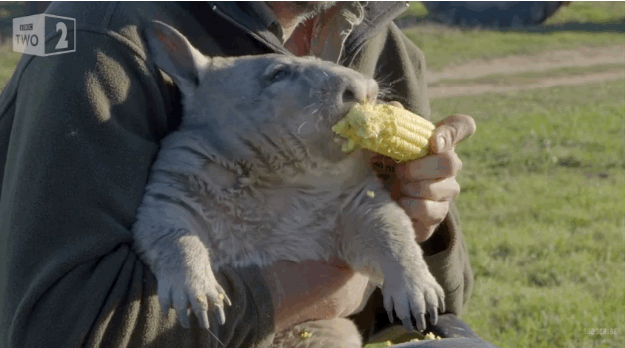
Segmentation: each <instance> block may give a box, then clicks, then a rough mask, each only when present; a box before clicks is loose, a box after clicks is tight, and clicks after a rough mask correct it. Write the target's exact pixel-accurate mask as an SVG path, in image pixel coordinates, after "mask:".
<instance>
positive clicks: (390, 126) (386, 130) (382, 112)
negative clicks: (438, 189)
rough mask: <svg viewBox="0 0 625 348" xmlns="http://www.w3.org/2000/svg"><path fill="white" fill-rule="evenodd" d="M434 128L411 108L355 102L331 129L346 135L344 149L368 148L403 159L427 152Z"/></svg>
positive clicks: (423, 154) (399, 160)
mask: <svg viewBox="0 0 625 348" xmlns="http://www.w3.org/2000/svg"><path fill="white" fill-rule="evenodd" d="M434 128H435V126H434V125H433V124H432V123H431V122H430V121H428V120H426V119H424V118H422V117H421V116H418V115H415V114H413V113H412V112H410V111H408V110H405V109H402V108H400V107H396V106H392V105H388V104H377V105H374V104H372V103H369V102H366V103H363V104H358V105H356V106H354V107H353V108H352V109H351V110H350V111H349V113H348V114H347V115H345V117H344V118H342V119H341V120H340V121H338V122H337V123H336V124H335V125H334V126H333V127H332V131H334V132H335V133H336V134H338V135H340V136H342V137H343V138H346V139H347V142H345V143H343V145H342V149H343V151H344V152H350V151H352V150H354V149H355V148H357V147H358V148H365V149H369V150H371V151H373V152H377V153H379V154H382V155H386V156H389V157H391V158H393V159H394V160H395V161H397V162H403V161H411V160H414V159H417V158H419V157H423V156H425V155H426V154H427V149H428V144H429V139H430V137H431V136H432V133H433V131H434Z"/></svg>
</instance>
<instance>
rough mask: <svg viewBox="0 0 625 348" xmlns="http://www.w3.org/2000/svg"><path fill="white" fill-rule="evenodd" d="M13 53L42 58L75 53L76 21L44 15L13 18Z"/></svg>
mask: <svg viewBox="0 0 625 348" xmlns="http://www.w3.org/2000/svg"><path fill="white" fill-rule="evenodd" d="M13 51H15V52H20V53H24V54H32V55H36V56H42V57H44V56H51V55H54V54H61V53H70V52H76V20H75V19H73V18H68V17H59V16H53V15H49V14H45V13H42V14H38V15H33V16H28V17H18V18H14V19H13Z"/></svg>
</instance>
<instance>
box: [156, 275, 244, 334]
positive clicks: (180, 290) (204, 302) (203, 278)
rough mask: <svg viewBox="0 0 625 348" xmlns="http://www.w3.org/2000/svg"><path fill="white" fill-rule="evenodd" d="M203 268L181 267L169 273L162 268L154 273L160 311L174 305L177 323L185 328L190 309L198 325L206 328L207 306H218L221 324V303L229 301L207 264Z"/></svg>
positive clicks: (188, 324) (187, 323) (215, 307)
mask: <svg viewBox="0 0 625 348" xmlns="http://www.w3.org/2000/svg"><path fill="white" fill-rule="evenodd" d="M207 265H208V264H207ZM195 268H199V267H195ZM203 268H204V269H203V270H202V269H186V270H181V271H180V272H178V273H177V274H173V273H174V272H171V271H170V272H168V273H169V274H165V273H163V272H161V273H160V274H157V275H156V278H157V281H158V299H159V301H160V303H161V306H162V307H163V311H164V312H165V313H167V311H169V308H171V307H174V309H175V310H176V312H177V313H178V317H179V318H180V324H181V325H182V326H183V327H185V328H189V327H190V326H191V324H190V322H189V315H188V312H189V310H192V311H193V312H194V313H195V316H196V317H197V319H198V321H199V323H200V326H201V327H203V328H205V329H208V328H209V326H210V325H209V322H208V310H217V311H218V313H217V314H218V320H219V323H220V324H221V325H223V324H224V323H225V322H226V314H225V312H224V303H226V304H228V305H229V306H230V305H232V303H231V302H230V299H229V298H228V296H227V295H226V292H225V291H224V289H223V288H222V287H221V286H220V285H219V283H218V282H217V279H215V275H214V274H213V271H212V270H211V268H210V266H204V267H203Z"/></svg>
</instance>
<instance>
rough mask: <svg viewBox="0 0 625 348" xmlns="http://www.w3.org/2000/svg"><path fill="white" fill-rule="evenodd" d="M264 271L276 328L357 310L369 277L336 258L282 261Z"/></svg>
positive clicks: (338, 315) (348, 313)
mask: <svg viewBox="0 0 625 348" xmlns="http://www.w3.org/2000/svg"><path fill="white" fill-rule="evenodd" d="M261 273H262V275H263V277H264V278H265V280H266V281H267V284H268V286H269V289H270V292H271V296H272V300H273V305H274V313H275V314H274V324H275V329H276V331H279V330H281V329H284V328H287V327H290V326H292V325H296V324H299V323H302V322H306V321H310V320H322V319H331V318H345V317H347V316H349V315H351V314H353V313H354V312H355V311H356V310H357V309H358V308H359V306H360V304H361V303H362V301H363V297H364V295H365V289H366V288H367V284H368V281H369V278H368V277H367V276H365V275H363V274H361V273H358V272H355V271H353V270H352V269H351V268H350V267H349V266H348V265H347V264H346V263H345V262H343V261H341V260H339V259H336V258H335V259H331V260H330V261H329V262H325V261H312V260H310V261H305V262H301V263H295V262H288V261H280V262H276V263H275V264H273V265H272V266H270V267H268V268H264V269H262V270H261Z"/></svg>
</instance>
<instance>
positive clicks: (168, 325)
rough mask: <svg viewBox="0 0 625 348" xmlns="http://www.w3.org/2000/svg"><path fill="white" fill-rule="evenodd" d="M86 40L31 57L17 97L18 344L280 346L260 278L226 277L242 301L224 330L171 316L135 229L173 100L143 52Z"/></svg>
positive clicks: (10, 163) (9, 298) (13, 257)
mask: <svg viewBox="0 0 625 348" xmlns="http://www.w3.org/2000/svg"><path fill="white" fill-rule="evenodd" d="M77 42H80V43H84V44H83V45H81V46H80V47H78V49H77V50H76V52H74V53H68V54H61V55H56V56H49V57H35V58H33V57H23V58H22V59H30V61H29V62H28V63H27V64H21V65H26V67H25V68H24V69H23V70H21V71H17V72H16V74H15V76H14V77H13V78H14V79H17V80H14V81H13V85H14V86H15V87H14V91H13V92H10V91H5V92H6V93H14V95H13V96H12V97H6V96H3V100H10V102H7V104H6V105H9V106H6V107H5V105H2V109H5V110H9V111H7V113H10V112H14V121H13V124H12V127H11V132H10V141H9V142H8V147H7V149H6V151H7V157H6V163H5V169H4V178H3V181H2V191H1V197H0V208H1V210H0V211H1V218H0V220H1V222H0V224H1V225H0V229H1V230H2V233H6V234H8V243H7V248H6V249H7V256H6V269H7V274H8V275H7V279H8V280H7V286H6V292H5V294H4V296H3V297H4V302H5V303H4V311H3V319H4V323H3V330H6V331H7V337H6V338H5V344H6V346H7V347H20V348H22V347H24V348H25V347H78V346H86V347H250V346H254V347H266V346H268V345H269V344H270V342H271V340H272V335H273V327H272V326H273V307H272V302H271V296H270V294H269V290H268V288H267V285H266V284H265V282H264V280H263V278H262V277H261V276H260V270H259V269H258V268H253V267H252V268H249V269H237V270H234V269H225V270H224V271H223V272H221V273H219V274H217V278H218V281H219V282H220V284H221V285H222V286H223V287H224V289H225V290H226V292H227V295H228V296H229V297H230V299H231V300H232V302H233V305H232V306H231V307H227V308H226V317H227V323H226V324H225V325H223V326H220V325H219V324H218V323H217V322H216V320H215V319H213V321H212V322H211V329H210V332H209V331H207V330H203V329H200V328H198V327H197V326H196V325H197V324H196V322H195V321H192V325H193V326H195V327H192V328H191V329H184V328H182V327H181V326H180V325H179V323H178V320H177V317H176V315H175V312H174V311H169V314H168V315H167V316H164V315H163V313H162V311H161V309H160V306H159V302H158V300H157V297H156V280H155V278H154V276H153V275H152V274H151V272H150V271H149V269H148V268H147V267H146V265H145V264H143V263H142V262H141V260H140V259H139V258H138V256H137V254H135V253H134V252H133V249H132V243H133V239H132V234H131V231H130V228H131V226H132V223H133V222H134V216H135V209H136V208H137V206H138V205H139V203H140V200H141V197H142V194H143V190H144V186H145V184H146V180H147V177H148V173H149V168H150V165H151V163H152V160H153V158H154V156H155V154H156V152H157V150H158V142H159V139H161V138H162V137H163V136H164V134H165V133H167V132H168V131H169V128H171V126H170V123H171V122H170V121H171V120H170V118H171V112H172V109H171V101H169V100H168V98H169V97H168V93H165V89H166V88H164V87H163V86H164V80H163V79H162V77H161V76H160V74H158V73H157V72H155V71H154V70H153V68H152V67H151V66H150V65H148V64H147V63H146V57H145V54H144V53H143V51H142V50H141V49H140V48H139V47H136V45H134V46H133V44H132V43H129V42H124V41H123V40H121V39H120V38H116V37H114V36H111V35H108V34H107V33H105V32H93V31H89V30H82V31H80V30H79V31H78V32H77ZM7 88H10V86H8V87H7ZM2 117H9V116H8V115H7V114H6V113H5V114H4V115H2ZM3 150H4V149H3ZM217 339H218V340H219V341H221V343H219V342H218V341H217ZM222 344H223V345H222Z"/></svg>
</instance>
